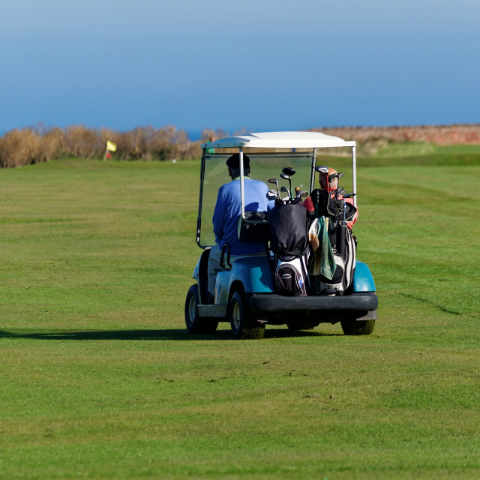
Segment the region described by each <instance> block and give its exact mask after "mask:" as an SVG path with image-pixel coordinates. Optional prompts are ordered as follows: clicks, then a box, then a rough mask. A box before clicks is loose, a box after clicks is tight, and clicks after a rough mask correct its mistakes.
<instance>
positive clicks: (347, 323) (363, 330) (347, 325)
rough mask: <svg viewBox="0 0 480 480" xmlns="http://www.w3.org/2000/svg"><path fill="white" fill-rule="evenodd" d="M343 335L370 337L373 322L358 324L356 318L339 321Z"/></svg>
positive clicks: (366, 321) (367, 321) (373, 325)
mask: <svg viewBox="0 0 480 480" xmlns="http://www.w3.org/2000/svg"><path fill="white" fill-rule="evenodd" d="M341 324H342V330H343V333H344V334H345V335H370V334H371V333H372V332H373V329H374V327H375V320H365V321H363V322H359V321H358V320H357V319H356V318H348V319H346V320H342V321H341Z"/></svg>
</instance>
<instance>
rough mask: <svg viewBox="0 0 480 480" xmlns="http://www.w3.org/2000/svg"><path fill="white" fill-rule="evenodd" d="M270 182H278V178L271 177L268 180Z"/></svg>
mask: <svg viewBox="0 0 480 480" xmlns="http://www.w3.org/2000/svg"><path fill="white" fill-rule="evenodd" d="M268 183H275V184H277V179H276V178H270V179H269V180H268Z"/></svg>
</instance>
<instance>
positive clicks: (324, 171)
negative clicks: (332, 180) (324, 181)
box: [315, 165, 330, 192]
mask: <svg viewBox="0 0 480 480" xmlns="http://www.w3.org/2000/svg"><path fill="white" fill-rule="evenodd" d="M315 170H316V171H317V172H318V174H319V176H320V175H321V174H323V175H328V167H326V166H325V165H322V166H320V167H315ZM318 181H319V182H320V178H319V179H318ZM327 192H330V184H328V185H327Z"/></svg>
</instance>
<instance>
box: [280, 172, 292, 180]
mask: <svg viewBox="0 0 480 480" xmlns="http://www.w3.org/2000/svg"><path fill="white" fill-rule="evenodd" d="M280 178H283V179H284V180H290V177H289V176H288V175H287V174H285V173H281V174H280Z"/></svg>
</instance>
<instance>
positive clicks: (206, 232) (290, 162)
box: [197, 152, 313, 247]
mask: <svg viewBox="0 0 480 480" xmlns="http://www.w3.org/2000/svg"><path fill="white" fill-rule="evenodd" d="M245 154H246V155H248V157H249V158H250V175H249V177H250V178H253V179H255V180H260V181H262V182H265V183H266V184H267V185H268V188H269V189H271V190H276V189H277V187H276V186H275V184H271V183H268V180H269V179H271V178H276V179H277V181H278V188H279V189H281V188H282V187H285V188H286V189H290V185H289V181H288V180H285V179H283V178H281V177H280V174H281V173H282V169H283V168H284V167H291V168H293V169H294V170H295V174H294V175H293V176H292V177H291V182H292V190H293V191H295V187H299V188H300V190H306V191H307V192H308V194H310V182H311V176H312V157H313V153H312V152H309V153H249V152H245ZM231 155H232V153H226V154H223V153H212V154H206V155H205V157H204V160H203V162H204V163H203V166H202V168H204V175H203V182H202V186H201V188H202V187H203V188H202V193H201V195H200V206H199V224H198V229H199V230H200V231H197V241H199V244H200V245H201V246H202V247H207V246H213V245H215V235H214V234H213V224H212V218H213V212H214V210H215V204H216V201H217V195H218V189H219V188H220V187H221V186H222V185H225V184H226V183H228V182H230V181H231V179H230V177H229V176H228V167H227V166H226V161H227V160H228V158H229V157H230V156H231ZM286 194H287V193H282V194H281V196H282V197H284V196H285V195H286Z"/></svg>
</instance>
